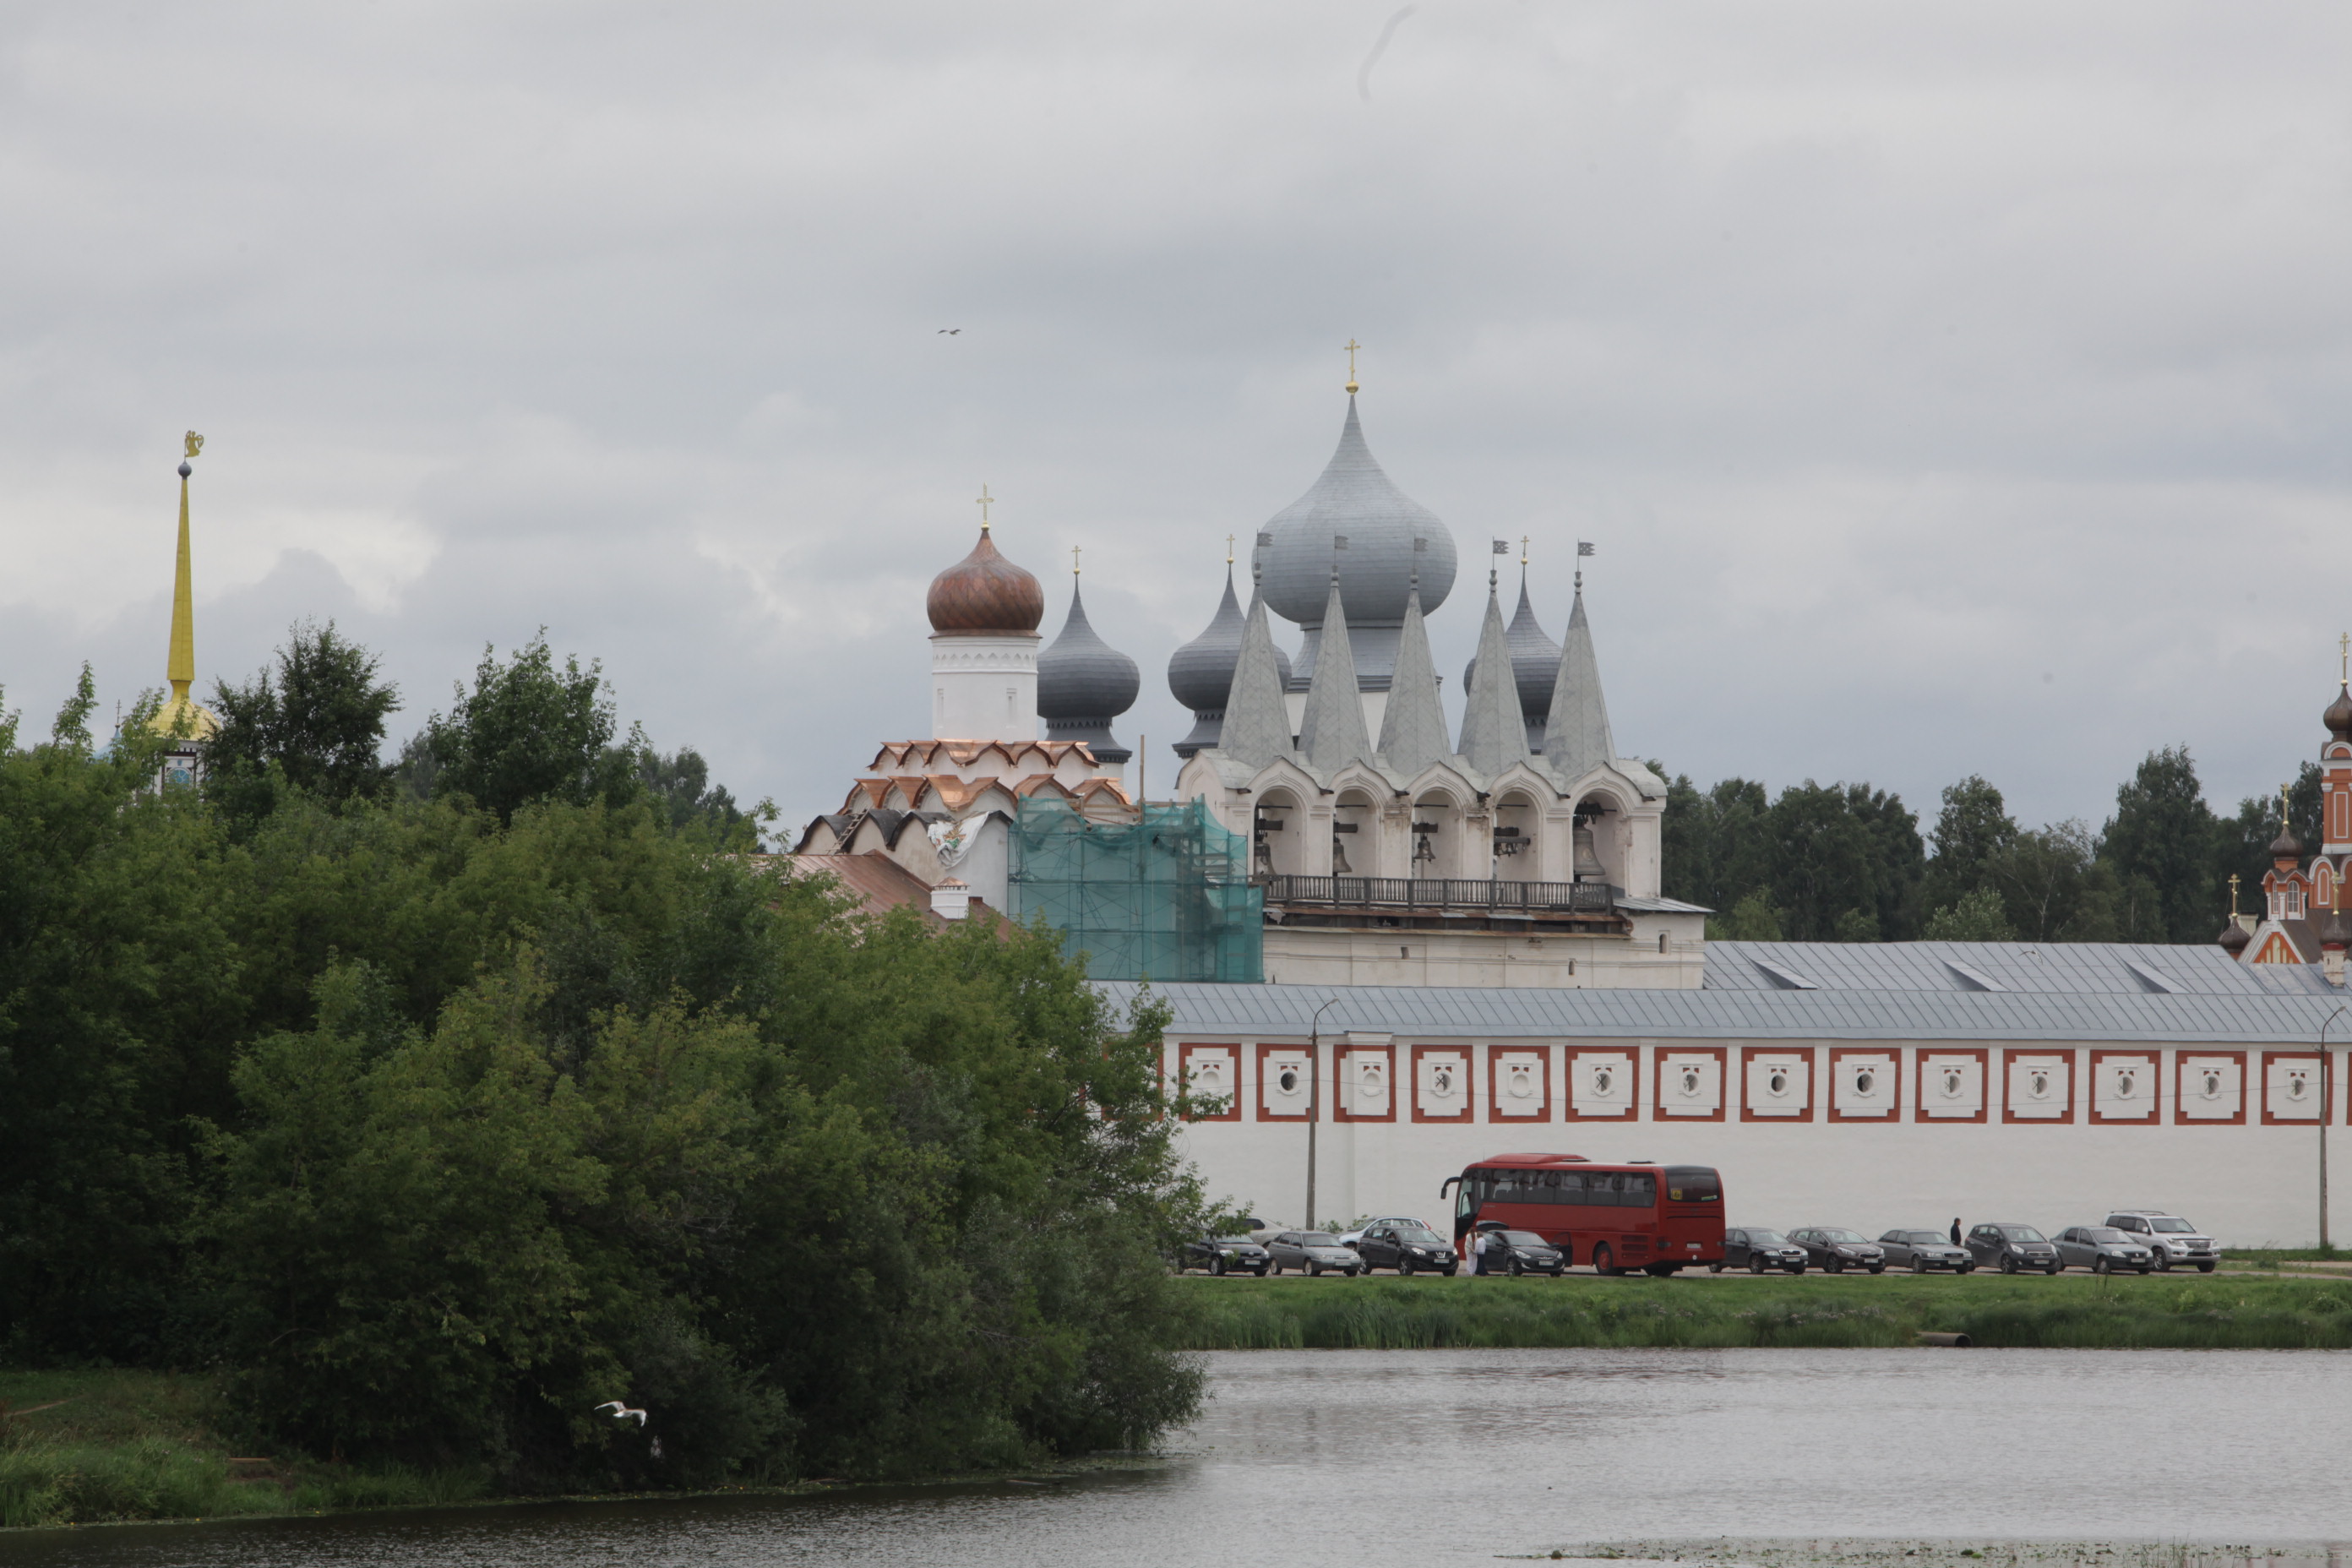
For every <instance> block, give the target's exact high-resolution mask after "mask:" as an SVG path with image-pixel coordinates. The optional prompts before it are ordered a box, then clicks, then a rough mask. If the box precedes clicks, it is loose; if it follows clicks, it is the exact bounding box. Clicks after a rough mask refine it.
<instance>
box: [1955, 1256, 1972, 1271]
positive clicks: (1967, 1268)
mask: <svg viewBox="0 0 2352 1568" xmlns="http://www.w3.org/2000/svg"><path fill="white" fill-rule="evenodd" d="M1976 1271H1977V1265H1976V1260H1975V1259H1974V1258H1970V1259H1969V1261H1968V1262H1966V1263H1962V1264H1959V1265H1958V1266H1957V1267H1956V1268H1955V1272H1957V1273H1960V1274H1974V1273H1975V1272H1976Z"/></svg>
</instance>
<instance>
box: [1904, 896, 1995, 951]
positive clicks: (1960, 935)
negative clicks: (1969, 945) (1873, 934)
mask: <svg viewBox="0 0 2352 1568" xmlns="http://www.w3.org/2000/svg"><path fill="white" fill-rule="evenodd" d="M1920 934H1921V935H1923V936H1925V937H1926V938H1927V940H1928V941H1929V942H2010V941H2013V940H2015V938H2016V936H2017V932H2016V931H2015V930H2014V929H2013V928H2012V927H2011V925H2010V923H2009V917H2008V915H2007V914H2006V913H2004V912H2003V910H2002V909H2001V900H2000V894H1999V893H1997V892H1995V891H1994V890H1993V889H1990V888H1979V889H1976V890H1975V891H1974V892H1969V893H1963V894H1961V895H1960V898H1959V901H1958V902H1957V903H1954V904H1949V905H1947V906H1946V907H1944V908H1942V909H1939V910H1937V911H1936V912H1935V913H1934V914H1932V915H1930V916H1928V917H1927V930H1926V931H1922V932H1921V933H1920Z"/></svg>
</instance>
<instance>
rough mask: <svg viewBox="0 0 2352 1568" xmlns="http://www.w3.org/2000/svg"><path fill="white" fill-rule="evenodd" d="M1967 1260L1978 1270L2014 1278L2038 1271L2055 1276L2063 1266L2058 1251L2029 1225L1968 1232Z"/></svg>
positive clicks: (2002, 1225)
mask: <svg viewBox="0 0 2352 1568" xmlns="http://www.w3.org/2000/svg"><path fill="white" fill-rule="evenodd" d="M1969 1257H1971V1258H1975V1259H1976V1260H1977V1266H1978V1267H1979V1268H1986V1267H1990V1268H1999V1269H2000V1271H2001V1272H2002V1273H2003V1274H2014V1273H2016V1272H2017V1271H2018V1270H2019V1269H2021V1268H2039V1269H2040V1270H2042V1272H2043V1273H2044V1274H2055V1273H2057V1272H2058V1270H2060V1269H2061V1268H2064V1267H2065V1265H2064V1264H2063V1263H2062V1262H2060V1261H2059V1258H2058V1249H2057V1248H2056V1247H2053V1246H2052V1245H2051V1244H2050V1238H2049V1237H2046V1236H2044V1235H2042V1233H2041V1232H2040V1231H2038V1230H2036V1229H2034V1228H2033V1227H2032V1226H2030V1225H2011V1224H2006V1223H1999V1222H1997V1223H1995V1224H1992V1225H1980V1226H1976V1227H1975V1228H1974V1229H1972V1230H1970V1231H1969Z"/></svg>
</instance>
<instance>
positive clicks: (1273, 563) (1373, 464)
mask: <svg viewBox="0 0 2352 1568" xmlns="http://www.w3.org/2000/svg"><path fill="white" fill-rule="evenodd" d="M1335 535H1342V536H1345V537H1346V539H1347V541H1348V542H1347V546H1346V548H1344V549H1337V548H1335V547H1334V544H1333V539H1334V536H1335ZM1260 537H1261V538H1262V539H1263V540H1265V542H1264V543H1262V544H1260V545H1259V546H1258V547H1257V549H1256V551H1255V553H1254V554H1253V555H1252V556H1251V561H1252V563H1253V564H1254V565H1255V566H1256V567H1258V568H1259V569H1260V571H1261V572H1262V574H1263V575H1262V577H1261V579H1260V580H1261V581H1262V582H1263V583H1264V584H1265V603H1266V607H1267V608H1268V609H1270V610H1272V611H1274V613H1275V614H1276V615H1278V616H1282V617H1283V618H1285V619H1286V620H1289V621H1293V622H1296V623H1297V625H1299V626H1303V627H1305V628H1306V629H1307V639H1306V644H1305V647H1303V648H1302V649H1301V650H1300V653H1299V659H1298V668H1297V671H1296V672H1295V673H1294V675H1293V676H1292V678H1291V679H1290V682H1289V686H1290V689H1292V690H1294V691H1295V690H1297V689H1300V688H1302V687H1303V686H1305V685H1306V684H1307V682H1309V681H1310V680H1312V679H1313V678H1314V674H1315V649H1316V647H1317V645H1318V643H1319V641H1320V640H1321V639H1320V633H1321V631H1322V626H1323V607H1324V605H1325V604H1326V603H1327V602H1328V596H1329V594H1330V589H1331V572H1332V568H1333V566H1334V564H1335V563H1336V564H1337V566H1338V568H1339V601H1340V604H1341V605H1342V606H1343V607H1344V608H1345V609H1346V611H1347V616H1348V631H1349V637H1350V638H1351V639H1352V642H1353V647H1354V651H1355V656H1356V673H1357V677H1358V684H1359V686H1360V689H1363V690H1366V691H1385V690H1387V689H1388V688H1389V680H1390V677H1391V675H1392V674H1393V672H1394V670H1395V668H1396V640H1397V632H1398V630H1399V628H1400V627H1402V626H1403V624H1404V602H1405V595H1407V594H1409V593H1411V592H1412V585H1413V580H1414V568H1415V566H1416V565H1418V567H1419V569H1420V583H1421V607H1422V612H1423V614H1424V615H1427V614H1433V613H1434V612H1435V611H1436V609H1437V607H1438V606H1439V605H1443V604H1444V602H1445V595H1447V594H1448V593H1449V592H1451V591H1452V589H1453V587H1454V536H1453V534H1451V533H1450V532H1448V531H1446V527H1445V524H1444V522H1442V521H1439V520H1438V517H1437V514H1436V513H1435V512H1433V511H1431V510H1429V509H1428V508H1427V507H1425V506H1423V505H1422V504H1421V503H1420V502H1419V501H1417V500H1413V499H1412V497H1411V496H1408V495H1406V494H1405V493H1404V492H1403V491H1402V490H1401V489H1397V487H1396V485H1395V483H1394V482H1393V481H1392V480H1391V479H1390V478H1389V477H1388V475H1387V474H1386V473H1385V472H1383V471H1382V470H1381V465H1380V462H1379V460H1378V459H1376V458H1374V457H1373V456H1372V454H1371V449H1370V447H1367V446H1366V445H1365V444H1364V432H1363V427H1362V426H1361V425H1360V423H1359V421H1358V419H1357V416H1356V400H1355V398H1354V396H1352V395H1350V396H1349V399H1348V418H1347V422H1346V423H1345V424H1344V425H1343V426H1340V430H1339V448H1338V450H1336V451H1334V452H1333V453H1332V454H1331V460H1330V462H1329V463H1328V464H1326V465H1325V467H1324V469H1323V473H1322V476H1321V477H1320V478H1318V479H1317V480H1316V481H1315V483H1314V484H1313V485H1311V486H1310V487H1308V489H1307V493H1306V494H1305V495H1303V496H1301V497H1299V498H1298V499H1297V500H1295V501H1293V502H1291V503H1290V504H1289V505H1288V506H1286V507H1285V508H1283V509H1282V510H1280V511H1278V512H1276V513H1275V514H1274V518H1273V520H1272V521H1269V522H1268V523H1267V524H1266V526H1265V531H1264V532H1263V533H1262V534H1261V536H1260ZM1416 539H1419V540H1425V541H1427V543H1426V545H1425V546H1424V547H1423V549H1422V550H1421V551H1419V552H1416V551H1415V550H1414V548H1413V542H1414V541H1415V540H1416Z"/></svg>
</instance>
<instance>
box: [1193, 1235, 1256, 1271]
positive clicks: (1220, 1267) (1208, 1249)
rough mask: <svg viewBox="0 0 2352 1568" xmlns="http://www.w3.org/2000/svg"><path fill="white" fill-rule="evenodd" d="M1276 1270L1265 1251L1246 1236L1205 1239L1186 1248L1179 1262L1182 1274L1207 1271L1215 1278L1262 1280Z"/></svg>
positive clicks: (1208, 1237) (1209, 1237)
mask: <svg viewBox="0 0 2352 1568" xmlns="http://www.w3.org/2000/svg"><path fill="white" fill-rule="evenodd" d="M1273 1266H1274V1258H1273V1257H1272V1256H1271V1255H1270V1254H1268V1253H1267V1251H1266V1249H1265V1247H1260V1246H1259V1245H1258V1244H1257V1243H1256V1242H1255V1241H1253V1240H1251V1239H1250V1238H1249V1237H1246V1236H1204V1237H1202V1238H1201V1239H1200V1240H1198V1241H1188V1242H1186V1243H1185V1244H1184V1251H1183V1255H1182V1256H1181V1257H1180V1258H1177V1260H1176V1268H1177V1269H1178V1271H1179V1272H1183V1271H1185V1270H1189V1269H1193V1268H1205V1269H1207V1270H1208V1271H1209V1272H1210V1273H1212V1274H1255V1275H1256V1276H1258V1277H1259V1278H1260V1279H1264V1278H1265V1271H1266V1270H1267V1269H1268V1268H1272V1267H1273Z"/></svg>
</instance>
